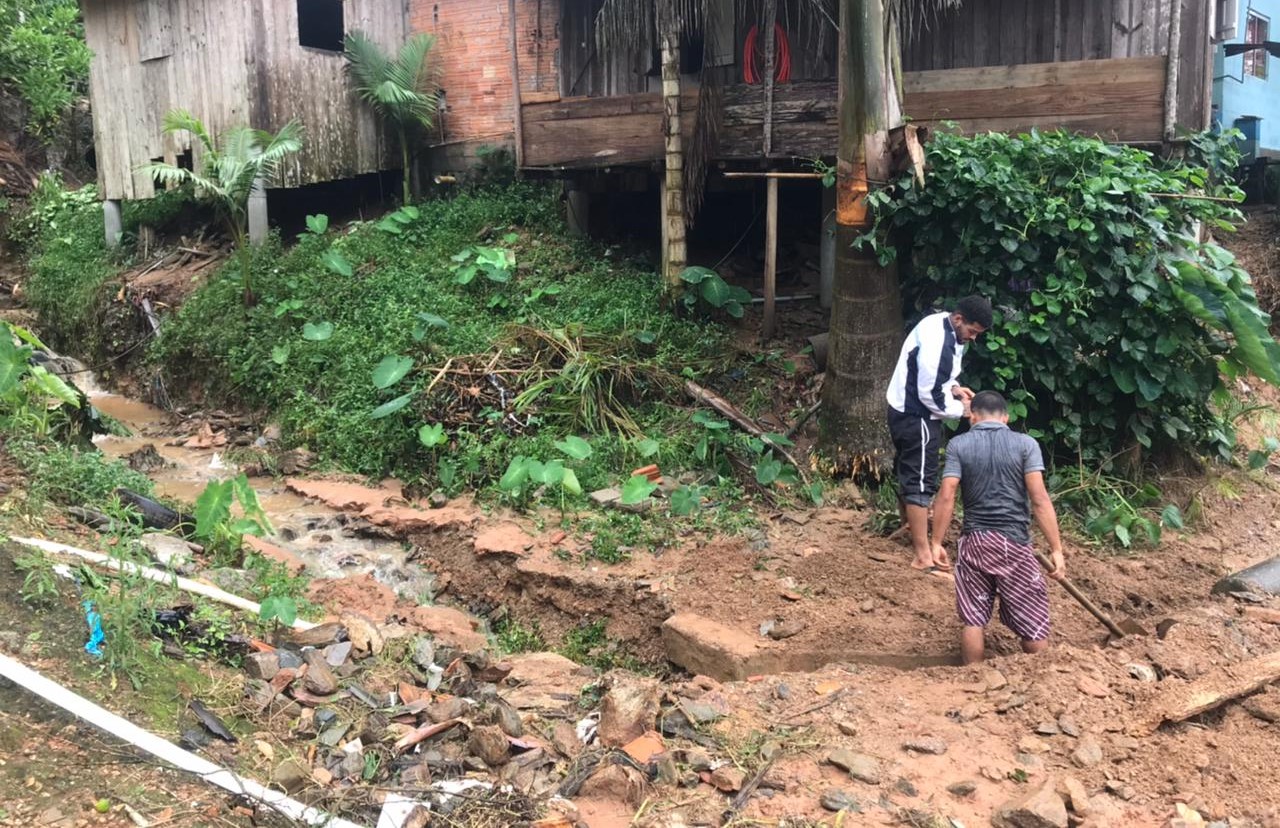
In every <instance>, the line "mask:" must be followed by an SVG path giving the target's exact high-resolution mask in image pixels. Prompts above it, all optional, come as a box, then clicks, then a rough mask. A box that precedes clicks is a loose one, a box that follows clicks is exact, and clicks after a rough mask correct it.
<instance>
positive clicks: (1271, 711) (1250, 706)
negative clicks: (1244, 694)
mask: <svg viewBox="0 0 1280 828" xmlns="http://www.w3.org/2000/svg"><path fill="white" fill-rule="evenodd" d="M1244 709H1245V711H1247V712H1248V713H1249V715H1251V716H1253V717H1254V718H1256V719H1261V720H1262V721H1264V722H1272V723H1274V722H1280V691H1276V690H1275V689H1274V688H1268V689H1267V691H1266V692H1265V693H1259V694H1258V695H1256V696H1251V697H1250V698H1248V699H1245V702H1244Z"/></svg>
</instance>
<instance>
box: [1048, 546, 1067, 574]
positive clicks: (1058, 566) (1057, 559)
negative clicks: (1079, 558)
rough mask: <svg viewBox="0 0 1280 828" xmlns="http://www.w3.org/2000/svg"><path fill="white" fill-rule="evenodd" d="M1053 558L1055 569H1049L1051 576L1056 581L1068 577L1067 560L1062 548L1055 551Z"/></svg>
mask: <svg viewBox="0 0 1280 828" xmlns="http://www.w3.org/2000/svg"><path fill="white" fill-rule="evenodd" d="M1051 560H1052V561H1053V569H1051V570H1049V577H1050V578H1053V579H1054V580H1056V581H1061V580H1062V579H1063V578H1065V577H1067V561H1066V558H1064V557H1063V554H1062V550H1061V549H1058V550H1056V551H1054V552H1053V554H1052V556H1051Z"/></svg>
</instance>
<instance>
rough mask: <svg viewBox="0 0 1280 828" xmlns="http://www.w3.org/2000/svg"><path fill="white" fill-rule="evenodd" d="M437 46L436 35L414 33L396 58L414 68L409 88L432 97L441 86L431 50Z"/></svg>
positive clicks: (401, 63)
mask: <svg viewBox="0 0 1280 828" xmlns="http://www.w3.org/2000/svg"><path fill="white" fill-rule="evenodd" d="M435 46H436V38H435V35H431V34H418V35H414V36H413V37H411V38H409V39H408V40H407V41H405V44H404V45H403V46H401V47H400V55H399V57H398V58H397V60H396V62H397V63H399V64H400V65H402V66H405V67H408V68H410V69H412V73H413V78H412V81H411V82H410V84H409V88H410V89H412V90H413V91H415V92H417V93H418V94H420V95H422V96H424V97H430V98H434V97H435V95H436V92H437V91H438V90H439V86H440V84H439V73H438V72H437V71H436V70H437V66H436V64H435V63H434V62H433V61H432V60H431V51H432V50H433V49H434V48H435Z"/></svg>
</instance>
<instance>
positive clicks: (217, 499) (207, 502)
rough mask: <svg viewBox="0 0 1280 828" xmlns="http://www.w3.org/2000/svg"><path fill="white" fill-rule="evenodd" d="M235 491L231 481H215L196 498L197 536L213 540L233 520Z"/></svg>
mask: <svg viewBox="0 0 1280 828" xmlns="http://www.w3.org/2000/svg"><path fill="white" fill-rule="evenodd" d="M234 497H235V494H234V489H233V487H232V483H231V481H230V480H213V481H210V482H209V484H208V485H207V486H205V487H204V491H203V492H201V493H200V496H199V497H197V498H196V536H197V537H199V538H202V539H204V540H211V539H213V537H214V535H215V534H216V532H217V531H218V528H219V527H221V526H225V525H226V524H227V521H228V520H230V518H231V502H232V500H233V499H234Z"/></svg>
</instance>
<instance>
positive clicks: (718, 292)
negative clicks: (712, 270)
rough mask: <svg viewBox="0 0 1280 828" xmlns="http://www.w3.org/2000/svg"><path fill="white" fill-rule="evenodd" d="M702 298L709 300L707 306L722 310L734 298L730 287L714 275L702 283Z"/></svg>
mask: <svg viewBox="0 0 1280 828" xmlns="http://www.w3.org/2000/svg"><path fill="white" fill-rule="evenodd" d="M700 290H701V292H702V298H703V299H705V300H707V304H708V305H710V306H711V307H713V308H722V307H724V303H725V302H728V301H729V299H730V297H731V296H732V291H730V290H729V285H728V284H726V283H725V281H724V279H721V278H720V277H719V276H718V275H715V274H712V275H711V276H708V277H707V278H706V280H705V281H703V282H702V286H701V288H700Z"/></svg>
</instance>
